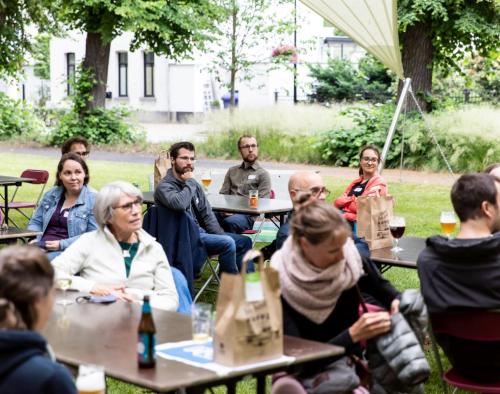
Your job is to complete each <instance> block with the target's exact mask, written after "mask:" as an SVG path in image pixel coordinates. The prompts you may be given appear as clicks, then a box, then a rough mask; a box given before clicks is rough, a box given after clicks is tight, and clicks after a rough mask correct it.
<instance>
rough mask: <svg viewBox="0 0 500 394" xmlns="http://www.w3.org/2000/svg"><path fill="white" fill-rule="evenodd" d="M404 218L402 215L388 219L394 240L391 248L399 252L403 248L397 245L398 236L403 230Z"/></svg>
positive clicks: (400, 235) (399, 236) (401, 234)
mask: <svg viewBox="0 0 500 394" xmlns="http://www.w3.org/2000/svg"><path fill="white" fill-rule="evenodd" d="M405 227H406V223H405V218H404V217H403V216H393V217H391V220H390V221H389V228H390V230H391V235H392V236H393V238H394V239H395V240H396V245H395V246H394V247H393V248H392V249H391V250H392V251H393V252H395V253H397V252H401V251H402V250H403V248H400V247H399V245H398V242H399V238H401V237H402V236H403V234H404V232H405Z"/></svg>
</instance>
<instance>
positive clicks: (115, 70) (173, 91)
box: [50, 4, 364, 122]
mask: <svg viewBox="0 0 500 394" xmlns="http://www.w3.org/2000/svg"><path fill="white" fill-rule="evenodd" d="M298 14H299V15H300V18H301V19H300V20H301V25H300V27H299V29H298V30H297V35H298V43H299V45H298V47H299V62H298V66H297V75H298V76H297V81H298V82H297V86H298V97H299V99H304V98H305V97H306V95H307V94H308V93H309V92H310V85H311V80H310V77H309V68H308V66H307V64H311V63H325V62H326V61H327V60H328V57H329V56H332V55H333V56H335V57H339V56H340V55H343V56H344V57H347V58H350V59H354V60H356V59H357V58H359V57H361V56H362V54H363V53H364V51H363V50H362V49H360V48H359V47H358V46H356V45H355V44H353V43H352V42H350V44H349V43H348V42H344V43H341V44H340V45H344V46H347V45H351V47H349V50H348V51H347V50H346V51H344V49H341V50H340V51H339V50H338V49H336V45H337V44H338V43H336V42H333V41H332V39H331V37H332V36H333V34H334V30H333V28H332V27H328V26H325V23H324V21H323V18H322V17H320V16H319V15H317V14H315V13H314V12H312V11H311V10H309V9H308V8H306V7H305V6H303V5H302V4H299V9H298ZM132 37H133V35H132V33H124V34H123V35H121V36H119V37H117V38H116V39H114V40H113V41H112V43H111V50H110V57H109V66H108V67H109V68H108V81H107V88H106V92H107V93H106V97H107V98H106V106H107V107H108V108H111V107H116V106H120V105H125V106H127V107H128V108H130V109H131V110H134V111H136V112H137V115H138V119H139V120H140V121H144V122H148V121H149V122H163V121H181V120H183V118H185V117H186V116H188V115H193V114H194V115H196V114H203V113H206V112H208V111H210V110H211V107H212V106H213V103H214V101H216V102H217V101H219V103H220V104H221V105H222V102H221V101H220V99H221V97H222V95H223V94H224V93H226V91H227V90H226V88H224V87H221V86H219V85H218V84H217V83H216V82H215V81H214V79H213V78H212V77H211V75H210V74H209V72H208V62H209V61H210V55H209V54H200V55H197V56H194V59H192V60H183V61H180V62H175V61H172V60H169V59H167V58H166V57H164V56H156V55H154V54H153V53H151V52H148V51H147V49H143V50H136V51H135V52H131V51H130V49H129V47H130V42H131V40H132ZM303 42H306V43H308V47H309V50H307V51H305V50H304V51H302V50H301V48H302V45H301V43H303ZM286 44H293V38H292V37H290V42H287V43H286ZM342 48H343V47H342ZM262 51H263V52H264V54H265V55H267V56H268V58H269V59H270V54H271V51H272V48H262ZM344 52H345V53H344ZM84 55H85V34H82V33H78V32H72V33H70V34H68V35H67V36H66V37H65V38H54V39H52V40H51V43H50V79H51V80H50V91H51V101H50V104H51V106H54V107H67V106H69V105H70V100H69V95H70V94H71V85H70V84H69V83H68V81H69V80H71V78H72V76H73V75H74V73H75V69H76V67H77V65H78V64H79V63H80V62H81V61H82V59H83V57H84ZM270 65H271V64H270V63H269V64H266V63H261V64H258V65H255V66H254V73H253V74H254V77H253V78H252V79H251V80H250V81H246V82H242V80H243V79H244V78H243V77H244V75H243V74H241V75H239V80H240V82H238V84H237V90H238V101H239V103H238V105H239V106H240V107H255V106H268V105H274V104H275V103H276V100H277V99H278V102H280V103H292V102H293V72H292V70H291V68H290V67H288V68H287V67H282V68H280V69H274V70H270Z"/></svg>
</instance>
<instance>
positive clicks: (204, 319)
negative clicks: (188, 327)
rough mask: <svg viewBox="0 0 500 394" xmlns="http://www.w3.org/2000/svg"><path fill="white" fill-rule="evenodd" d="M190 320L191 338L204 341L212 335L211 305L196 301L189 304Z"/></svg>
mask: <svg viewBox="0 0 500 394" xmlns="http://www.w3.org/2000/svg"><path fill="white" fill-rule="evenodd" d="M191 321H192V328H193V339H194V340H195V341H204V340H206V339H208V338H209V337H210V336H211V335H212V328H213V327H212V325H213V313H212V305H211V304H204V303H196V304H193V305H191Z"/></svg>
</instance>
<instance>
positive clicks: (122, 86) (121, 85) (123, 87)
mask: <svg viewBox="0 0 500 394" xmlns="http://www.w3.org/2000/svg"><path fill="white" fill-rule="evenodd" d="M127 78H128V53H127V52H118V96H119V97H127V96H128V83H127V80H128V79H127Z"/></svg>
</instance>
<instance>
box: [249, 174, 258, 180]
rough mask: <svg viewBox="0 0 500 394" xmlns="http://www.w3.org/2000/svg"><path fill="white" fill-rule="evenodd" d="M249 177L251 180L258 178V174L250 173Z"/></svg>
mask: <svg viewBox="0 0 500 394" xmlns="http://www.w3.org/2000/svg"><path fill="white" fill-rule="evenodd" d="M248 179H250V180H252V179H257V175H255V174H252V175H249V176H248Z"/></svg>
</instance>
